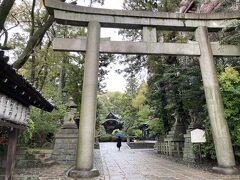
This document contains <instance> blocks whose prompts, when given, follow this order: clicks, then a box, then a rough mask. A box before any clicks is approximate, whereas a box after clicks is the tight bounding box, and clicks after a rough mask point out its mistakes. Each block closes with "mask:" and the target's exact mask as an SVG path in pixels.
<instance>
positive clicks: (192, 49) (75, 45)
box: [53, 38, 240, 57]
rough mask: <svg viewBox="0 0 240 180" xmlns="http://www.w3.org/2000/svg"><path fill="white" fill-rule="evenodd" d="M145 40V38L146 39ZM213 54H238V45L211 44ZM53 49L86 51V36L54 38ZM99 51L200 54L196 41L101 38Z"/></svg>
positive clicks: (145, 53) (239, 48)
mask: <svg viewBox="0 0 240 180" xmlns="http://www.w3.org/2000/svg"><path fill="white" fill-rule="evenodd" d="M146 41H147V40H146ZM211 47H212V50H213V55H214V56H217V57H221V56H240V47H239V46H234V45H220V44H219V43H212V44H211ZM53 49H54V50H58V51H73V52H85V51H86V38H75V39H68V38H55V39H54V41H53ZM99 52H100V53H116V54H144V55H179V56H180V55H188V56H200V49H199V44H198V42H192V43H156V42H127V41H108V40H105V39H101V41H100V49H99Z"/></svg>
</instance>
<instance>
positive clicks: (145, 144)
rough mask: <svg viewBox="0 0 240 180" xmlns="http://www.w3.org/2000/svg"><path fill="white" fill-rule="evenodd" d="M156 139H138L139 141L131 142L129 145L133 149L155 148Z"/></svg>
mask: <svg viewBox="0 0 240 180" xmlns="http://www.w3.org/2000/svg"><path fill="white" fill-rule="evenodd" d="M155 143H156V141H138V142H129V143H127V145H128V146H129V147H130V148H131V149H153V148H154V145H155Z"/></svg>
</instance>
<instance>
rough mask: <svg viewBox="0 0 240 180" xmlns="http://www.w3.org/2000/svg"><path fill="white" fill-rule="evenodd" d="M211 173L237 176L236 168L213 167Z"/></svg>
mask: <svg viewBox="0 0 240 180" xmlns="http://www.w3.org/2000/svg"><path fill="white" fill-rule="evenodd" d="M213 171H214V172H216V173H219V174H225V175H234V174H239V170H238V169H237V168H236V167H220V166H218V167H213Z"/></svg>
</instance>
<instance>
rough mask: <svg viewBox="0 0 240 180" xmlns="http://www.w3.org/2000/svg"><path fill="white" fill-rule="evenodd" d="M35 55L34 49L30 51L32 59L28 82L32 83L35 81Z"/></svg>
mask: <svg viewBox="0 0 240 180" xmlns="http://www.w3.org/2000/svg"><path fill="white" fill-rule="evenodd" d="M35 61H36V55H35V50H33V51H32V59H31V69H30V78H29V80H30V82H31V83H34V81H35V69H36V62H35Z"/></svg>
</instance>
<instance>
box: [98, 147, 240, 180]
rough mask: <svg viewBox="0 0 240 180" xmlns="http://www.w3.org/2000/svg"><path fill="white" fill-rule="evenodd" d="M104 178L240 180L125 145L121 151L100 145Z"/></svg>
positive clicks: (117, 179)
mask: <svg viewBox="0 0 240 180" xmlns="http://www.w3.org/2000/svg"><path fill="white" fill-rule="evenodd" d="M100 149H101V157H102V163H103V172H104V178H105V179H106V180H108V179H109V180H125V179H126V180H145V179H146V180H155V179H163V180H210V179H216V180H220V179H229V180H230V179H231V180H233V179H240V176H222V175H217V174H212V173H209V172H205V171H202V170H198V169H193V168H189V167H187V166H185V165H182V164H177V163H175V162H172V161H169V160H166V159H162V158H160V156H158V155H157V154H156V153H155V152H154V151H153V150H143V149H141V150H140V149H139V150H137V149H134V150H133V149H129V147H128V146H127V145H126V144H124V143H123V147H122V148H121V151H118V150H117V148H116V145H115V143H102V144H100Z"/></svg>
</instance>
